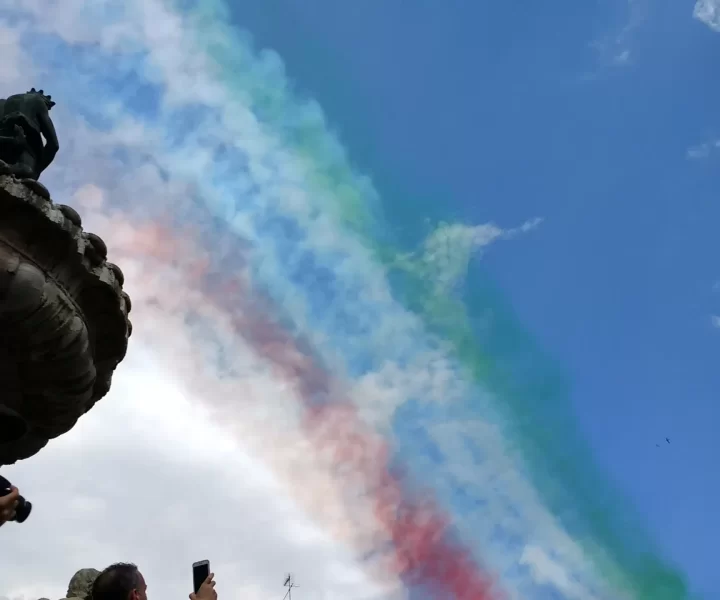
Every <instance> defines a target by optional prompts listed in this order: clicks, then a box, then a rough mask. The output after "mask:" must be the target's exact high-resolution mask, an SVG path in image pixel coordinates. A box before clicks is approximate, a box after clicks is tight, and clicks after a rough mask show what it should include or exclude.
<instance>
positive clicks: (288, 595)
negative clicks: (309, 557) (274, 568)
mask: <svg viewBox="0 0 720 600" xmlns="http://www.w3.org/2000/svg"><path fill="white" fill-rule="evenodd" d="M283 586H284V587H286V588H287V589H288V591H287V592H286V593H285V596H284V597H283V600H285V598H287V600H292V591H293V588H298V587H300V586H299V585H295V582H294V581H293V576H292V573H288V574H287V577H285V583H283Z"/></svg>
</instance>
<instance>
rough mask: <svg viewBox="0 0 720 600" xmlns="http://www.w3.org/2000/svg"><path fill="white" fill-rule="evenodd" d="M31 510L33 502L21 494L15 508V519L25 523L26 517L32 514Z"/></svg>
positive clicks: (17, 521)
mask: <svg viewBox="0 0 720 600" xmlns="http://www.w3.org/2000/svg"><path fill="white" fill-rule="evenodd" d="M30 511H32V502H28V501H27V500H25V498H23V497H22V496H19V497H18V505H17V507H16V508H15V518H14V519H13V521H15V522H16V523H24V522H25V519H27V518H28V517H29V516H30Z"/></svg>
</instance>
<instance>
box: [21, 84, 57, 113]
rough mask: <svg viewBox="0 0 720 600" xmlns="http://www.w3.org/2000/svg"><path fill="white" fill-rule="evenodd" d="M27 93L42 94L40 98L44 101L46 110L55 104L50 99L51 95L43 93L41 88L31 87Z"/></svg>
mask: <svg viewBox="0 0 720 600" xmlns="http://www.w3.org/2000/svg"><path fill="white" fill-rule="evenodd" d="M27 93H28V94H38V95H40V96H42V99H43V100H44V101H45V104H46V106H47V107H48V110H50V109H51V108H52V107H53V106H55V103H54V102H53V100H52V96H51V95H50V94H48V95H47V96H46V95H45V92H44V91H43V90H36V89H35V88H32V89H31V90H30V91H29V92H27Z"/></svg>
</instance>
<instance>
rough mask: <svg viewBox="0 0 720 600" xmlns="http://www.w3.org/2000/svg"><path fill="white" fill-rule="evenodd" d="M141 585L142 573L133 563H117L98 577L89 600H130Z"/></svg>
mask: <svg viewBox="0 0 720 600" xmlns="http://www.w3.org/2000/svg"><path fill="white" fill-rule="evenodd" d="M139 585H140V572H139V571H138V568H137V567H136V566H135V565H134V564H132V563H115V564H114V565H110V566H109V567H107V568H106V569H105V570H103V571H102V573H100V575H98V576H97V578H96V579H95V581H94V582H93V585H92V591H91V592H90V599H89V600H128V597H129V596H130V593H131V592H132V591H133V590H136V589H137V588H138V586H139Z"/></svg>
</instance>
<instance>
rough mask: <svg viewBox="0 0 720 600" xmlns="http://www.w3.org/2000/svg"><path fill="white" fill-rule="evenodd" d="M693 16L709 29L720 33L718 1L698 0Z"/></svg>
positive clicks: (719, 3) (719, 5)
mask: <svg viewBox="0 0 720 600" xmlns="http://www.w3.org/2000/svg"><path fill="white" fill-rule="evenodd" d="M693 16H694V17H695V18H696V19H698V20H699V21H702V22H703V23H705V25H707V26H708V27H710V28H711V29H713V30H715V31H718V32H720V2H718V0H698V1H697V2H696V3H695V8H694V9H693Z"/></svg>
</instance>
